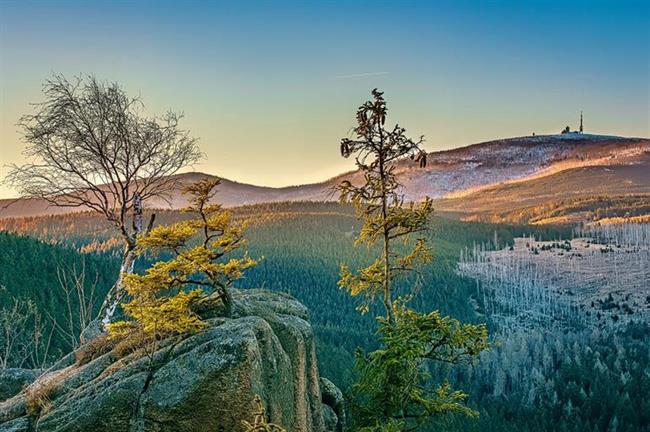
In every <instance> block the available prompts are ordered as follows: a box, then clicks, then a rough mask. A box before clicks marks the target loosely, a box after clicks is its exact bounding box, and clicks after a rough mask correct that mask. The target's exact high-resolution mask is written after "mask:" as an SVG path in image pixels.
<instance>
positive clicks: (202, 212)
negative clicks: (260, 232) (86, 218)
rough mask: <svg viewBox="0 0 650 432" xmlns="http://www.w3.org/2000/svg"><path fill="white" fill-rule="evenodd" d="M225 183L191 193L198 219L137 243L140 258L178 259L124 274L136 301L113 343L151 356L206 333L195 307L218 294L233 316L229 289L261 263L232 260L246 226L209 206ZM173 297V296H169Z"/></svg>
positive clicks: (204, 183) (113, 327)
mask: <svg viewBox="0 0 650 432" xmlns="http://www.w3.org/2000/svg"><path fill="white" fill-rule="evenodd" d="M219 183H220V180H218V179H217V180H210V179H203V180H200V181H199V182H197V183H194V184H192V185H190V186H188V187H187V188H186V190H185V191H186V193H189V194H190V196H191V198H190V205H189V207H187V208H186V209H184V211H185V212H191V213H196V214H198V218H196V219H191V220H186V221H181V222H178V223H175V224H172V225H167V226H159V227H156V228H154V229H152V230H151V231H150V232H149V233H148V234H147V235H145V236H142V237H140V238H138V246H137V253H138V254H140V255H141V254H143V253H146V252H151V253H161V252H165V253H171V254H172V256H173V258H172V259H170V260H168V261H158V262H156V263H155V264H154V265H153V266H152V267H151V268H149V269H147V270H146V272H145V274H128V275H125V276H124V277H125V279H124V282H125V288H126V291H127V293H128V294H129V296H130V297H131V300H130V301H129V302H128V303H126V304H124V305H123V306H122V307H123V309H124V312H125V313H126V315H127V316H128V317H129V318H131V319H130V320H123V321H118V322H115V323H112V324H110V325H109V335H110V336H111V338H129V339H131V340H137V341H140V342H141V343H142V344H144V345H146V346H147V347H149V348H150V350H149V353H150V354H152V352H153V350H154V349H155V346H156V342H157V341H158V340H160V339H161V338H163V337H166V336H169V335H174V334H183V333H191V332H196V331H199V330H201V329H202V328H203V327H204V323H203V322H202V321H201V319H200V318H199V316H198V315H196V314H195V313H194V311H193V307H194V306H195V305H196V304H197V303H198V302H199V301H201V300H202V299H203V298H204V297H205V294H204V293H205V291H206V290H207V291H209V292H214V293H216V294H217V296H218V298H219V300H220V301H221V302H222V303H223V305H224V314H225V315H227V316H228V315H230V313H231V309H232V295H231V293H230V286H231V284H232V283H233V282H234V281H235V280H236V279H239V278H240V277H242V274H243V271H244V270H245V269H247V268H249V267H251V266H253V265H255V264H256V262H255V261H254V260H253V259H251V258H249V257H248V256H247V255H244V257H242V258H229V259H228V258H227V257H228V255H229V254H231V253H232V252H233V251H235V250H237V249H238V248H240V247H241V246H243V245H244V243H245V240H244V237H243V233H244V230H245V228H246V225H245V224H244V223H236V222H233V220H232V218H231V215H230V213H229V212H228V211H225V210H224V209H223V208H222V207H221V206H220V205H218V204H210V200H211V199H212V198H213V197H214V193H215V187H216V186H217V185H218V184H219ZM170 293H174V294H170Z"/></svg>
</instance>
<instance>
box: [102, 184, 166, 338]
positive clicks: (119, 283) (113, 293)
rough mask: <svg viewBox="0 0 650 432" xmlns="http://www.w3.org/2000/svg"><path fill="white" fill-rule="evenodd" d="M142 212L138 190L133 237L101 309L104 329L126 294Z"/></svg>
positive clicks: (129, 240) (129, 239)
mask: <svg viewBox="0 0 650 432" xmlns="http://www.w3.org/2000/svg"><path fill="white" fill-rule="evenodd" d="M142 213H143V206H142V197H141V196H140V194H139V193H137V192H136V194H135V195H134V199H133V231H134V233H133V238H126V247H125V248H124V255H123V256H122V264H121V265H120V274H119V275H118V277H117V280H116V281H115V284H114V285H113V286H112V287H111V289H110V291H109V292H108V294H107V295H106V298H105V299H104V302H103V304H102V307H101V309H100V311H99V317H100V318H101V322H102V329H103V330H106V326H107V325H108V324H110V322H111V321H112V320H113V317H114V316H115V312H116V311H117V308H118V306H119V305H120V303H121V302H122V300H123V299H124V296H125V294H126V293H125V292H124V275H126V274H130V273H133V266H134V264H135V259H136V253H135V247H136V241H137V238H138V236H139V235H140V234H142ZM154 217H155V216H152V222H151V223H149V229H150V228H151V226H152V223H153V218H154Z"/></svg>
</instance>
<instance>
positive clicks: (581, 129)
mask: <svg viewBox="0 0 650 432" xmlns="http://www.w3.org/2000/svg"><path fill="white" fill-rule="evenodd" d="M582 131H583V128H582V111H580V133H582Z"/></svg>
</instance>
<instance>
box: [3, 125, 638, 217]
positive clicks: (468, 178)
mask: <svg viewBox="0 0 650 432" xmlns="http://www.w3.org/2000/svg"><path fill="white" fill-rule="evenodd" d="M649 154H650V140H648V139H642V138H622V137H612V136H603V135H589V134H567V135H546V136H534V137H533V136H530V137H519V138H510V139H502V140H496V141H489V142H484V143H479V144H473V145H470V146H467V147H462V148H457V149H453V150H446V151H440V152H433V153H430V154H429V158H428V160H429V164H428V165H427V167H426V168H424V169H419V168H416V167H415V166H414V165H413V164H412V163H410V161H408V160H406V161H401V162H400V163H399V164H398V166H397V167H396V171H397V173H398V176H399V178H400V181H401V182H402V184H403V185H404V189H403V192H404V196H405V198H406V199H407V200H420V199H423V198H424V197H425V196H429V197H432V198H438V199H445V201H443V205H442V207H441V209H444V210H450V211H458V210H463V209H464V207H463V206H464V205H466V204H467V203H472V201H473V199H474V197H476V196H477V195H474V193H476V192H477V191H481V193H484V188H486V187H488V188H489V187H493V188H501V187H504V186H503V185H502V184H503V183H510V182H520V181H522V180H534V179H540V178H545V179H546V180H543V181H542V182H540V183H534V184H536V185H539V186H534V187H538V188H546V190H547V191H552V190H555V189H558V188H557V187H556V186H561V188H564V186H562V185H564V182H565V181H566V178H567V177H568V178H570V179H571V180H570V181H569V183H570V184H571V191H574V192H575V193H576V194H579V195H582V196H584V195H603V194H607V195H608V194H611V193H613V192H615V193H617V194H620V193H626V194H627V193H633V191H632V190H629V189H628V188H627V187H626V186H625V185H626V183H621V186H620V187H618V188H616V187H613V188H612V187H611V179H610V177H611V176H612V174H610V173H611V172H615V173H616V174H618V171H622V172H621V173H620V176H622V177H624V178H626V179H627V177H626V176H631V177H632V179H631V181H632V182H636V183H635V184H636V185H637V186H636V187H635V188H636V189H637V192H639V191H646V186H647V185H649V184H650V183H649V182H648V179H647V178H646V177H644V176H643V170H645V169H646V165H647V164H648V155H649ZM595 166H599V167H600V166H602V167H604V168H603V169H594V168H589V167H595ZM580 170H583V171H580ZM607 170H610V171H607ZM561 172H565V174H561V175H558V173H561ZM575 173H578V175H574V174H575ZM580 173H582V174H580ZM205 175H206V174H202V173H185V174H179V175H177V176H176V179H177V180H178V184H177V186H176V187H175V188H174V189H173V190H172V191H170V199H169V203H168V202H166V201H164V200H152V201H150V202H149V203H148V206H149V207H152V208H170V207H171V208H172V209H177V208H181V207H183V206H185V204H186V202H185V199H184V198H182V194H181V193H180V191H181V189H182V187H183V185H185V184H189V183H192V182H194V181H196V179H197V178H199V177H203V176H205ZM343 179H349V180H351V181H352V182H353V183H354V182H355V181H358V180H359V179H360V174H359V173H358V172H349V173H345V174H341V175H339V176H337V177H334V178H332V179H329V180H327V181H324V182H322V183H314V184H307V185H299V186H289V187H282V188H272V187H264V186H255V185H250V184H245V183H238V182H235V181H232V180H227V179H224V180H223V183H222V185H221V186H220V188H219V191H218V193H217V196H216V200H217V201H218V202H220V203H222V204H224V205H225V206H228V207H236V206H241V205H251V204H259V203H264V202H283V201H331V200H335V199H336V195H335V193H334V192H333V190H332V188H333V187H334V186H335V185H336V184H338V183H339V182H340V181H341V180H343ZM625 181H627V180H625ZM517 184H518V183H517ZM531 184H533V183H531ZM505 187H506V189H505V190H506V191H508V197H509V198H508V201H511V200H512V198H513V195H512V194H511V193H510V192H512V193H516V192H517V188H518V187H519V188H522V186H517V187H511V186H505ZM534 187H533V188H534ZM495 190H497V189H495ZM499 190H500V189H499ZM523 192H525V191H522V193H523ZM495 193H496V192H495ZM558 193H559V192H558ZM547 195H548V197H549V198H551V197H552V195H553V194H552V193H549V194H547ZM527 196H528V195H525V196H524V197H523V198H519V197H515V199H516V201H517V202H520V201H526V200H527V199H528V198H526V197H527ZM464 197H471V198H470V199H460V200H458V201H448V200H447V199H450V198H454V199H455V198H464ZM541 199H544V197H542V196H540V194H537V195H536V198H534V199H532V198H531V200H532V202H535V203H537V202H539V201H540V200H541ZM14 201H15V200H13V201H12V200H0V218H2V217H23V216H38V215H45V214H60V213H66V212H70V211H78V210H81V209H72V210H71V209H60V208H52V207H48V206H47V205H46V203H44V202H41V201H38V200H18V201H16V202H14ZM524 204H525V202H524ZM496 210H497V209H496V208H493V207H491V206H490V201H489V200H486V201H484V205H483V206H482V207H481V206H476V207H475V208H474V207H473V208H472V209H464V210H463V211H491V212H494V211H496Z"/></svg>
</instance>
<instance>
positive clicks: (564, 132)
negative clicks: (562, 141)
mask: <svg viewBox="0 0 650 432" xmlns="http://www.w3.org/2000/svg"><path fill="white" fill-rule="evenodd" d="M583 132H584V126H583V123H582V111H580V129H578V130H577V131H573V132H572V131H571V128H570V127H569V126H567V127H565V128H564V129H562V132H560V133H562V134H568V133H577V134H581V133H583Z"/></svg>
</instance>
